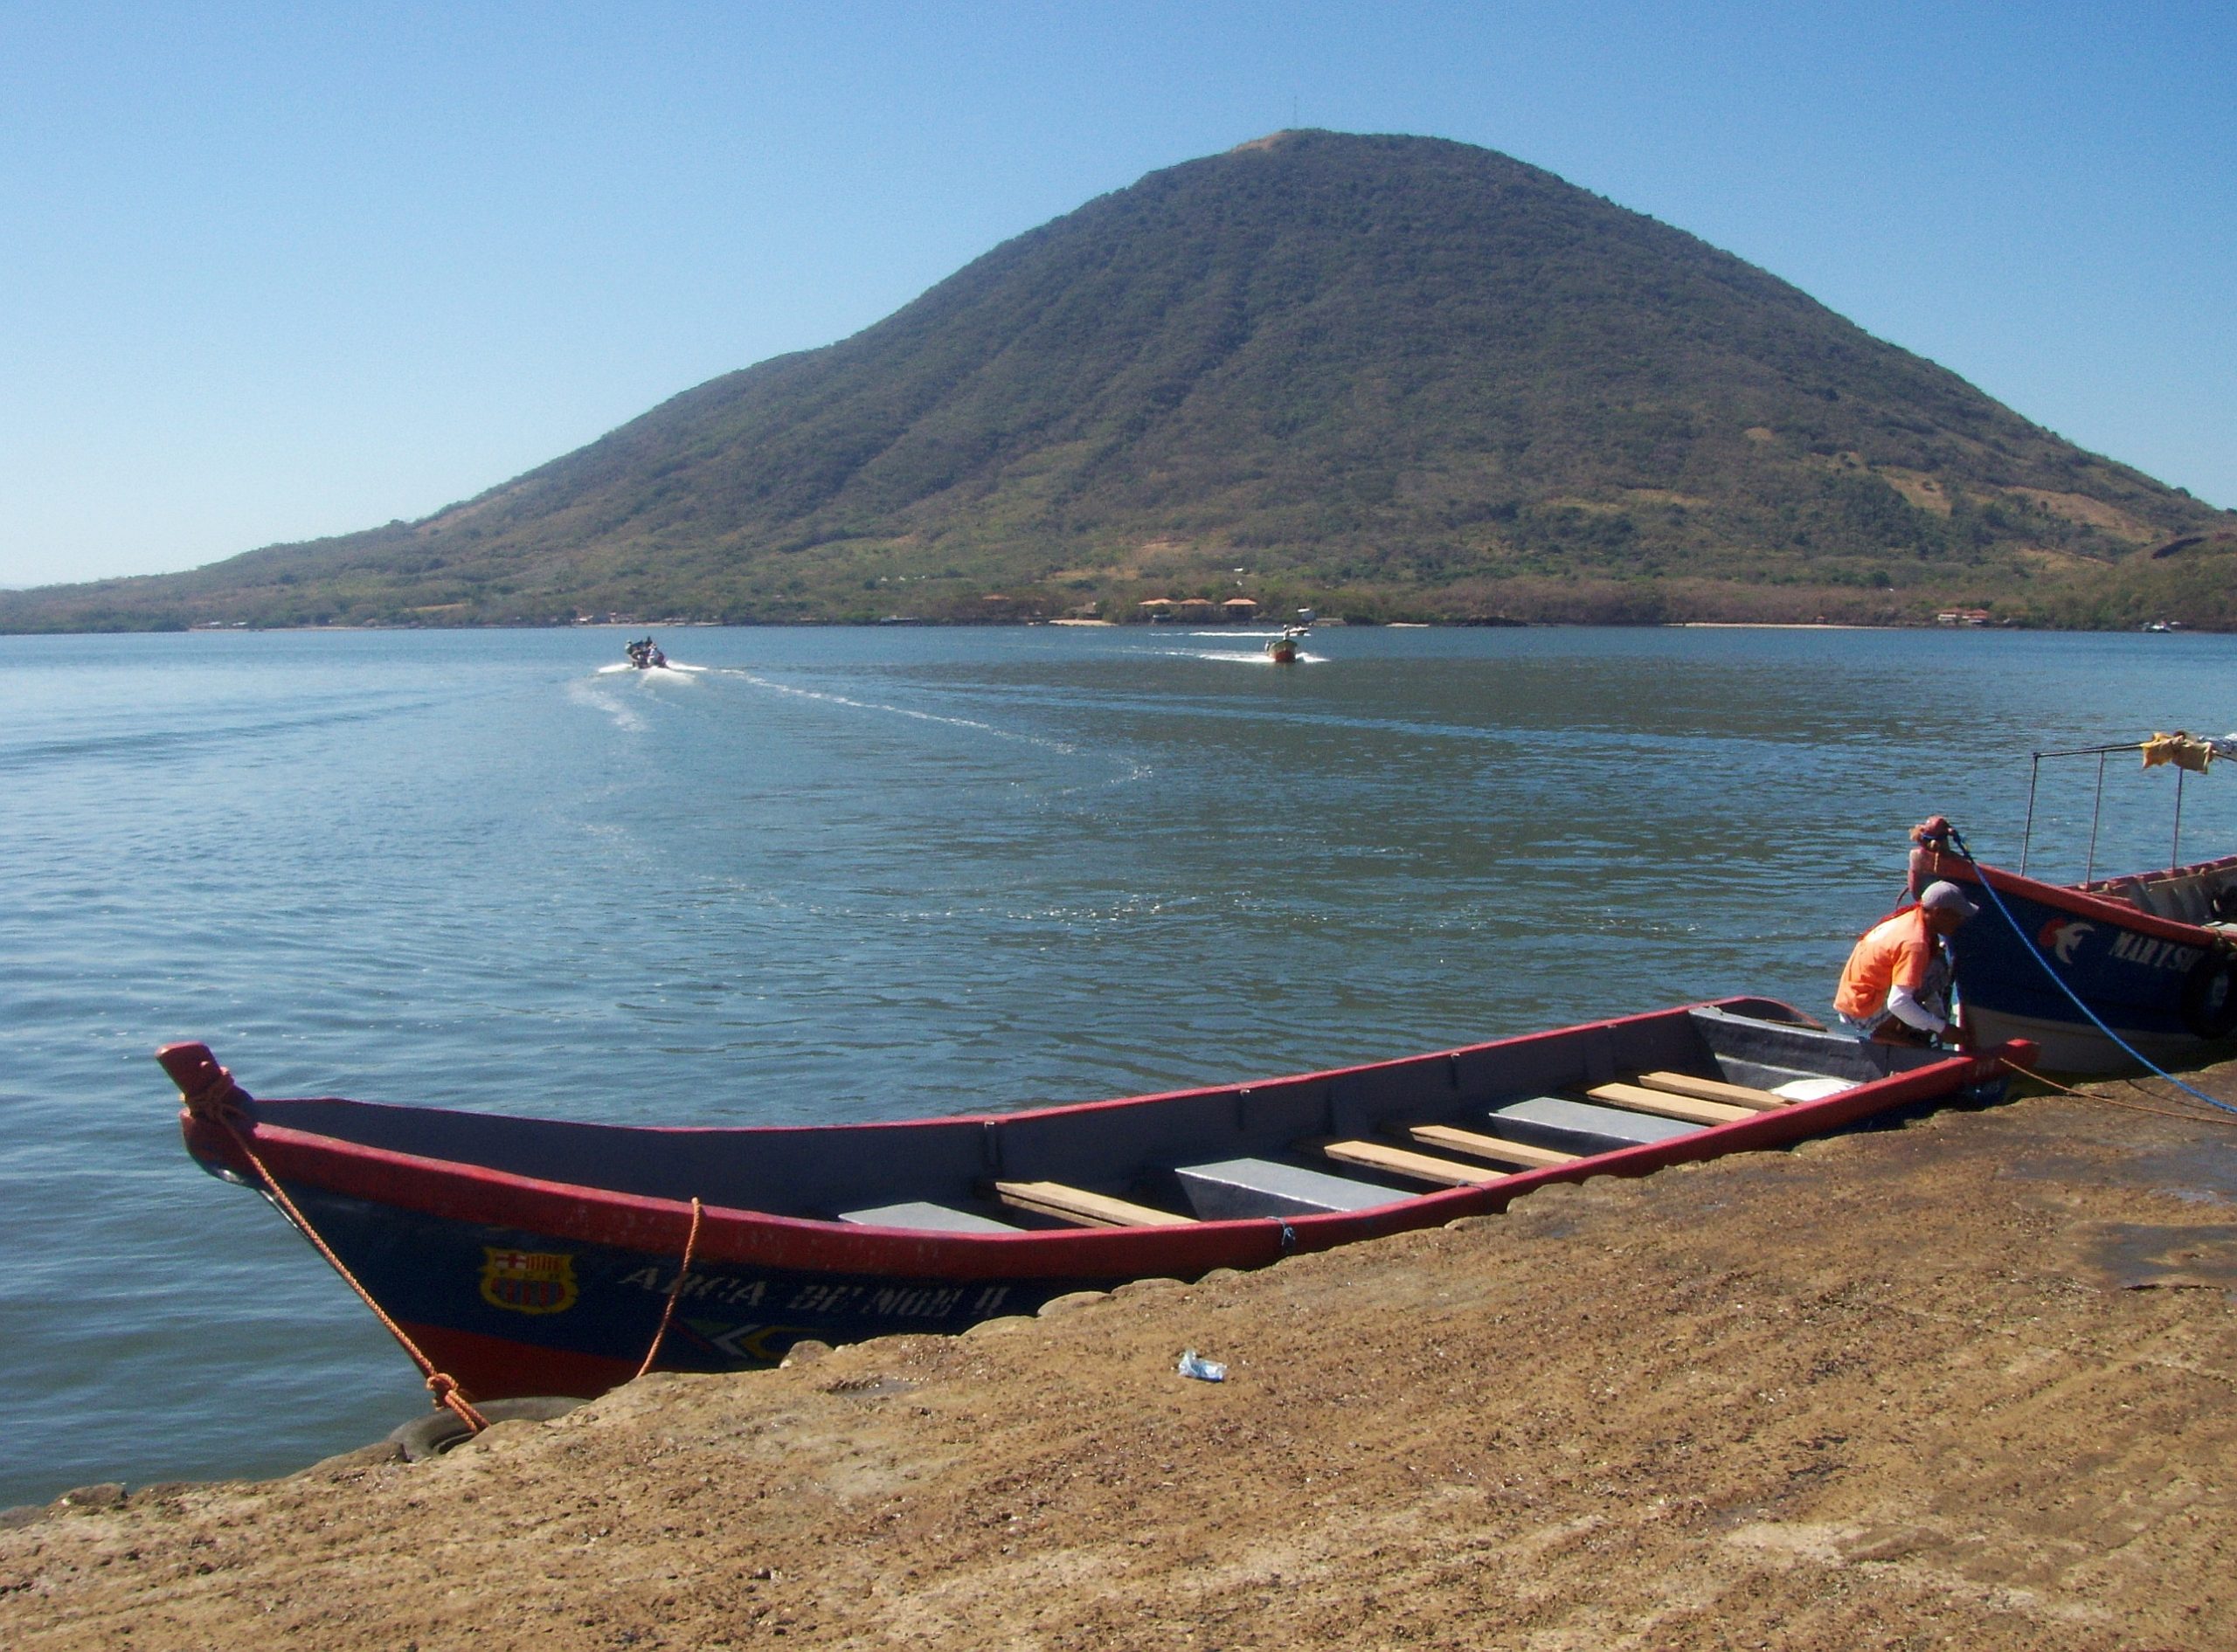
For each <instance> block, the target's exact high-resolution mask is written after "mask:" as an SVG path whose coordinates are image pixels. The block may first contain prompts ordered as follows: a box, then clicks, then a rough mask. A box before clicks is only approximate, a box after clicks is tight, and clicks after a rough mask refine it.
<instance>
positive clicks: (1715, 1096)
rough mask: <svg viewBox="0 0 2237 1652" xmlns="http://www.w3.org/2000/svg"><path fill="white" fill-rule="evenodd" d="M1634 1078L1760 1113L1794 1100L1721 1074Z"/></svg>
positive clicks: (1676, 1092)
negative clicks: (1726, 1077)
mask: <svg viewBox="0 0 2237 1652" xmlns="http://www.w3.org/2000/svg"><path fill="white" fill-rule="evenodd" d="M1632 1082H1634V1083H1638V1084H1644V1085H1645V1087H1646V1088H1647V1089H1651V1090H1668V1091H1669V1092H1670V1093H1671V1094H1672V1095H1673V1096H1692V1097H1693V1099H1694V1100H1695V1101H1697V1102H1724V1103H1725V1104H1726V1105H1727V1106H1728V1107H1748V1108H1753V1109H1755V1110H1756V1112H1759V1113H1768V1112H1770V1111H1771V1110H1773V1109H1776V1108H1781V1107H1791V1106H1792V1105H1793V1104H1794V1103H1793V1102H1792V1101H1791V1100H1790V1099H1789V1098H1788V1097H1786V1096H1782V1095H1780V1094H1779V1093H1778V1092H1777V1091H1776V1090H1766V1089H1756V1087H1755V1086H1754V1085H1753V1084H1732V1083H1728V1082H1725V1081H1724V1080H1723V1079H1721V1078H1695V1077H1694V1076H1693V1075H1692V1074H1691V1073H1663V1072H1655V1073H1641V1074H1640V1075H1638V1078H1637V1079H1635V1080H1633V1081H1632Z"/></svg>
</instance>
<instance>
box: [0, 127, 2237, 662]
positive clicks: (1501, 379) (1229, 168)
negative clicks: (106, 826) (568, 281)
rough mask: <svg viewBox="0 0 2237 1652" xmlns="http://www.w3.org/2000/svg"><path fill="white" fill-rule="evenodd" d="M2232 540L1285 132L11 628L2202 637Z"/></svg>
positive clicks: (1472, 205) (1581, 226) (1567, 212)
mask: <svg viewBox="0 0 2237 1652" xmlns="http://www.w3.org/2000/svg"><path fill="white" fill-rule="evenodd" d="M2233 528H2237V517H2232V516H2230V515H2227V514H2225V513H2222V512H2220V511H2216V510H2213V509H2212V508H2209V507H2207V506H2206V505H2204V504H2202V503H2200V502H2199V501H2195V500H2192V498H2190V497H2189V496H2188V495H2187V494H2183V493H2182V492H2180V491H2179V490H2177V489H2171V488H2169V487H2164V486H2163V485H2161V484H2160V483H2158V482H2156V481H2154V480H2151V479H2150V478H2149V477H2146V476H2144V475H2142V474H2140V473H2137V472H2136V471H2134V470H2131V469H2129V468H2127V467H2123V466H2121V465H2119V464H2116V463H2114V462H2111V461H2109V460H2105V459H2102V458H2100V457H2098V456H2095V455H2094V454H2090V453H2084V452H2082V451H2081V450H2080V449H2078V448H2075V447H2074V446H2072V445H2070V444H2068V443H2067V442H2065V441H2063V440H2061V439H2059V438H2057V437H2056V436H2054V435H2053V434H2051V433H2050V432H2047V431H2045V430H2042V429H2040V428H2039V427H2037V426H2036V425H2032V424H2030V423H2028V422H2027V421H2026V419H2024V418H2020V417H2019V416H2018V415H2017V414H2015V413H2013V412H2012V411H2009V410H2007V409H2005V408H2004V407H2003V406H2001V405H1999V404H1998V403H1996V402H1994V401H1993V400H1991V399H1990V398H1989V397H1986V396H1984V395H1983V394H1982V393H1981V392H1979V391H1977V390H1975V389H1973V388H1972V387H1971V386H1970V385H1969V384H1966V383H1965V382H1964V381H1963V380H1962V379H1960V378H1958V377H1956V376H1955V375H1954V374H1951V373H1950V372H1948V371H1946V370H1943V369H1942V368H1939V367H1937V366H1936V365H1935V364H1933V363H1930V362H1927V361H1924V360H1922V359H1921V358H1919V357H1917V356H1912V355H1910V354H1908V352H1906V351H1904V350H1902V349H1898V348H1897V347H1895V346H1894V345H1892V344H1888V343H1886V342H1881V341H1880V340H1878V339H1875V338H1873V337H1871V336H1870V335H1866V333H1864V332H1863V331H1861V330H1860V329H1859V328H1856V327H1855V326H1853V324H1851V323H1850V322H1848V321H1845V320H1843V319H1842V318H1841V317H1840V316H1839V315H1834V314H1833V313H1832V311H1830V310H1828V309H1826V308H1825V307H1824V306H1822V305H1820V304H1818V303H1817V302H1816V301H1813V300H1811V298H1809V297H1808V296H1807V295H1806V294H1803V293H1801V292H1799V291H1797V289H1796V288H1794V287H1790V286H1789V285H1787V284H1786V283H1784V282H1783V281H1781V280H1777V279H1776V278H1775V277H1773V276H1771V275H1769V274H1767V273H1764V272H1763V271H1762V270H1759V269H1756V268H1755V267H1753V266H1750V265H1748V264H1746V263H1744V262H1742V260H1740V259H1736V258H1735V257H1733V256H1731V255H1730V254H1728V253H1725V252H1719V251H1717V250H1716V249H1715V248H1714V247H1711V246H1708V245H1705V244H1704V243H1702V242H1701V241H1700V240H1697V239H1696V238H1693V237H1692V236H1690V235H1687V234H1686V233H1684V232H1681V231H1679V230H1676V229H1673V228H1671V227H1669V226H1668V225H1663V224H1660V223H1658V222H1656V221H1654V220H1653V219H1651V218H1645V217H1642V216H1640V215H1638V214H1637V213H1634V212H1631V211H1624V209H1622V208H1619V207H1617V206H1615V205H1613V204H1610V203H1609V202H1607V201H1604V200H1602V199H1600V198H1599V197H1596V196H1593V195H1590V194H1589V193H1587V192H1586V191H1584V190H1579V189H1576V188H1575V187H1574V186H1572V185H1570V184H1568V183H1564V182H1562V180H1561V179H1559V178H1557V177H1555V176H1552V175H1551V174H1549V173H1547V172H1544V171H1541V170H1539V169H1536V168H1534V167H1531V166H1527V165H1525V164H1523V163H1522V162H1518V161H1514V160H1512V159H1509V158H1508V157H1506V156H1502V155H1498V154H1495V153H1492V152H1491V151H1489V150H1485V149H1475V148H1472V147H1469V146H1467V145H1464V144H1459V143H1453V142H1444V141H1441V140H1435V139H1427V138H1412V137H1363V136H1352V135H1341V134H1335V133H1327V132H1291V133H1283V134H1279V135H1276V136H1274V137H1271V138H1267V139H1264V140H1261V141H1259V142H1253V143H1249V144H1245V145H1243V147H1242V148H1240V149H1235V150H1232V151H1230V152H1229V153H1227V154H1224V155H1220V156H1211V157H1209V158H1207V159H1203V160H1199V161H1193V162H1188V163H1186V164H1183V165H1181V166H1175V167H1172V168H1169V169H1166V170H1163V171H1160V172H1155V173H1153V174H1151V175H1150V176H1148V177H1146V178H1144V179H1143V180H1142V181H1141V182H1140V183H1137V184H1135V185H1134V186H1133V187H1132V188H1130V189H1126V190H1119V191H1118V192H1116V193H1114V194H1112V195H1107V196H1105V197H1100V198H1099V199H1097V200H1094V201H1091V202H1090V203H1089V204H1086V205H1085V206H1084V207H1082V208H1080V209H1079V210H1078V211H1075V212H1072V213H1070V214H1068V215H1067V216H1065V217H1063V218H1058V219H1056V221H1055V222H1053V223H1050V224H1048V225H1043V226H1042V227H1041V228H1040V229H1037V230H1035V231H1032V232H1029V233H1028V234H1025V235H1022V236H1020V237H1018V238H1016V239H1015V240H1012V241H1009V242H1008V243H1005V244H1004V245H1001V246H999V247H997V248H995V249H994V251H993V252H989V253H987V255H986V256H985V257H983V258H981V259H978V260H977V261H976V262H974V263H973V264H971V265H969V266H966V268H964V269H962V270H961V271H959V272H958V273H956V274H955V275H953V276H952V277H950V278H949V279H948V280H945V281H943V282H941V283H940V284H939V285H938V286H937V287H933V288H932V290H930V291H929V292H927V293H925V294H924V295H923V296H922V297H920V298H918V300H916V301H914V302H913V303H911V304H910V305H908V306H907V307H906V308H904V309H902V310H900V311H899V312H897V314H895V315H892V316H890V317H889V318H887V319H886V320H885V321H881V322H879V323H877V324H876V326H874V327H871V328H868V329H866V330H865V331H863V332H862V333H859V334H857V335H855V336H854V337H852V338H849V339H847V340H844V341H843V342H840V343H837V344H834V345H832V346H830V347H828V348H827V349H815V350H808V351H804V352H801V353H800V354H797V355H792V356H779V357H777V358H775V359H772V360H770V361H766V362H764V363H760V364H759V365H758V366H755V367H751V368H748V369H746V370H744V371H740V372H735V373H731V374H727V375H725V376H724V377H720V378H717V379H713V380H711V381H710V382H708V383H707V384H702V385H700V386H698V387H697V388H696V389H694V390H691V391H686V392H684V393H683V394H682V395H680V396H678V397H675V398H674V399H672V400H670V401H668V402H667V403H665V404H661V406H659V407H656V408H654V410H653V411H650V412H648V413H647V414H645V415H644V416H643V417H641V418H638V419H636V420H634V421H633V422H632V423H630V424H628V425H624V426H622V427H621V428H620V429H619V430H617V431H614V432H613V433H611V434H610V435H607V436H606V437H604V438H602V439H599V441H596V442H593V443H592V444H591V445H590V446H587V447H585V448H583V449H581V450H580V451H578V452H576V453H571V454H568V455H567V456H565V457H564V458H562V459H558V460H554V461H552V462H551V464H548V465H546V466H544V467H542V468H540V469H537V470H535V471H531V472H530V473H527V474H526V475H523V476H521V477H519V478H517V479H516V480H512V481H510V482H507V483H505V484H503V485H502V486H501V487H495V488H494V489H492V490H491V491H490V492H488V494H483V495H482V496H481V497H480V498H477V499H474V500H472V501H467V502H466V503H464V504H461V505H458V506H454V507H453V508H449V509H447V510H444V511H441V512H440V513H438V514H437V515H433V516H431V517H429V518H427V519H426V520H425V521H422V522H414V523H408V524H406V523H393V524H391V526H389V527H388V528H385V529H374V530H371V531H369V532H366V533H363V534H358V535H352V536H345V537H343V538H339V539H333V540H326V541H321V542H317V543H312V544H308V545H294V546H276V547H271V548H267V549H266V550H260V551H254V552H251V553H249V554H247V555H246V556H237V557H234V558H232V559H231V560H230V561H227V562H224V563H216V564H213V565H212V566H211V567H208V568H204V569H201V570H197V571H195V572H193V573H190V574H184V575H177V576H170V577H156V578H149V579H141V580H124V581H110V582H105V583H104V584H100V585H94V586H74V587H57V588H53V589H51V590H48V591H39V592H31V593H24V594H20V595H18V596H16V597H13V598H5V599H0V623H7V624H12V625H16V626H52V625H100V624H123V625H177V624H186V623H193V622H196V621H198V620H208V619H247V620H250V621H252V622H293V623H315V622H328V621H331V622H360V623H363V622H369V621H385V622H398V621H402V622H414V621H416V622H419V623H438V624H440V623H472V622H490V621H508V620H518V621H549V620H554V619H561V620H564V619H570V618H572V617H574V616H575V615H577V614H578V613H584V612H608V611H620V612H627V613H631V614H638V615H645V616H648V617H649V616H654V615H663V616H664V615H685V616H694V617H703V618H708V619H717V618H719V619H733V620H779V619H878V618H882V617H886V616H890V615H894V614H907V615H911V616H916V617H921V618H926V619H973V618H1008V617H1015V616H1018V615H1020V614H1024V613H1032V612H1042V613H1052V614H1053V613H1062V612H1066V611H1072V612H1086V611H1090V610H1095V609H1099V611H1100V612H1102V613H1104V614H1105V615H1110V616H1113V617H1126V616H1130V615H1132V613H1133V612H1135V611H1136V609H1137V607H1138V605H1139V603H1140V602H1141V601H1142V600H1144V599H1146V598H1189V597H1220V598H1224V597H1232V596H1235V595H1236V594H1238V591H1240V592H1242V593H1243V594H1247V595H1250V596H1251V597H1254V598H1258V599H1259V600H1260V601H1261V602H1262V603H1264V604H1265V605H1268V606H1269V607H1280V606H1286V605H1289V604H1291V603H1292V602H1310V603H1314V604H1316V605H1319V606H1321V607H1323V608H1324V609H1333V610H1334V611H1337V612H1350V613H1352V614H1354V616H1357V617H1361V618H1373V617H1385V618H1396V617H1416V618H1444V619H1468V618H1488V617H1492V616H1506V617H1513V618H1526V619H1545V618H1565V619H1657V618H1683V617H1696V618H1783V619H1809V618H1812V617H1816V616H1818V615H1821V614H1823V615H1830V616H1831V617H1833V618H1845V619H1905V618H1916V617H1919V616H1920V615H1922V614H1924V613H1930V612H1932V611H1933V610H1934V609H1935V608H1936V606H1941V605H1950V604H1962V605H1974V604H1978V605H1987V606H1991V607H1992V608H1994V609H1995V610H1996V611H1997V612H1999V613H2002V614H2007V615H2016V616H2027V617H2033V618H2035V619H2049V620H2053V621H2066V622H2069V623H2094V622H2103V621H2107V620H2120V619H2128V618H2130V617H2131V616H2132V612H2149V611H2150V609H2152V608H2154V607H2161V608H2164V605H2166V604H2168V603H2171V602H2176V601H2178V600H2180V601H2181V602H2184V603H2187V604H2191V605H2192V606H2193V607H2194V608H2197V609H2198V610H2199V612H2196V613H2195V614H2194V615H2193V618H2194V622H2199V623H2213V622H2214V621H2215V620H2216V619H2218V618H2226V617H2227V615H2226V614H2224V613H2220V612H2218V611H2217V612H2206V610H2208V609H2211V608H2212V607H2213V603H2214V602H2215V601H2223V602H2226V601H2227V598H2221V597H2220V596H2218V595H2217V593H2219V592H2220V591H2225V590H2226V589H2227V584H2228V582H2227V579H2226V578H2225V577H2221V575H2222V570H2226V569H2227V565H2228V564H2227V556H2228V555H2229V554H2230V552H2231V551H2232V550H2237V538H2233V537H2232V536H2231V533H2230V530H2231V529H2233ZM2183 541H2188V542H2190V543H2188V544H2185V545H2182V546H2181V548H2180V549H2179V550H2178V551H2177V552H2176V553H2175V554H2173V555H2171V556H2159V557H2157V558H2155V557H2153V556H2151V555H2150V553H2151V552H2152V551H2154V550H2164V548H2166V547H2167V546H2169V545H2170V544H2171V543H2177V542H2183ZM1236 570H1243V571H1242V573H1241V576H1240V578H1239V579H1238V576H1237V572H1236Z"/></svg>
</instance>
